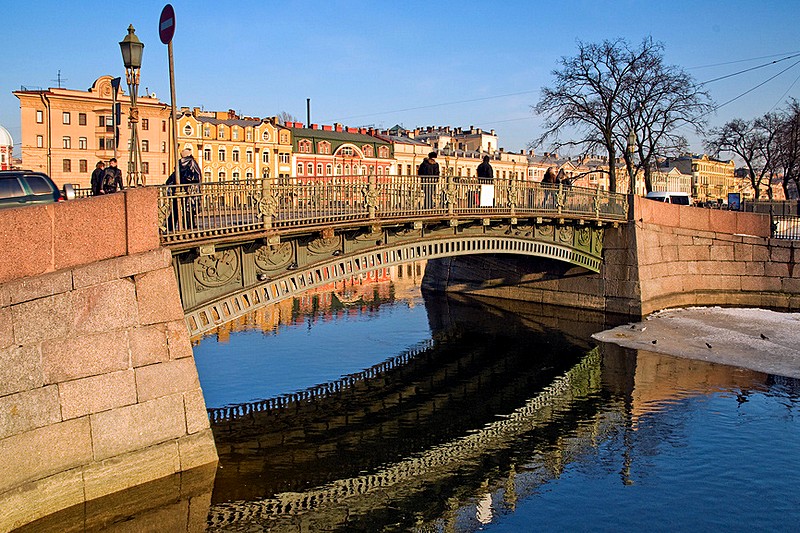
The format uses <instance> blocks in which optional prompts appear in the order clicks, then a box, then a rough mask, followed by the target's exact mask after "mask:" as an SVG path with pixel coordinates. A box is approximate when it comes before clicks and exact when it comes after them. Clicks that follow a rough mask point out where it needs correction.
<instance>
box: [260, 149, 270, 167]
mask: <svg viewBox="0 0 800 533" xmlns="http://www.w3.org/2000/svg"><path fill="white" fill-rule="evenodd" d="M261 162H262V163H264V164H265V165H268V164H269V152H267V151H266V150H264V151H263V152H262V153H261Z"/></svg>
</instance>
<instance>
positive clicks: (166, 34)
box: [158, 4, 175, 44]
mask: <svg viewBox="0 0 800 533" xmlns="http://www.w3.org/2000/svg"><path fill="white" fill-rule="evenodd" d="M173 35H175V10H174V9H172V4H167V5H165V6H164V9H162V10H161V18H159V19H158V36H159V37H160V38H161V42H162V43H164V44H169V43H170V41H172V36H173Z"/></svg>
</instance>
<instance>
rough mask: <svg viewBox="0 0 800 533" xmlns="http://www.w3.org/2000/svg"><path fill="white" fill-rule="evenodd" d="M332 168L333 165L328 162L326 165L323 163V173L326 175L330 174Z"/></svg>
mask: <svg viewBox="0 0 800 533" xmlns="http://www.w3.org/2000/svg"><path fill="white" fill-rule="evenodd" d="M332 168H333V167H332V166H331V164H330V163H328V164H327V165H325V175H326V176H330V175H331V170H332Z"/></svg>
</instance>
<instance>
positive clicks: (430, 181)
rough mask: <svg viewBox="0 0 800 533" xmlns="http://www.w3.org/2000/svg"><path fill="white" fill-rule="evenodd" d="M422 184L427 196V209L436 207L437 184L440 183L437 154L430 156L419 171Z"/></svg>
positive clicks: (432, 153)
mask: <svg viewBox="0 0 800 533" xmlns="http://www.w3.org/2000/svg"><path fill="white" fill-rule="evenodd" d="M417 173H418V174H419V177H420V181H421V182H422V192H423V193H424V195H425V208H426V209H431V208H433V207H434V196H435V194H436V184H437V183H438V182H439V163H437V162H436V152H431V153H429V154H428V157H426V158H425V159H424V160H423V161H422V163H421V164H420V165H419V169H418V170H417Z"/></svg>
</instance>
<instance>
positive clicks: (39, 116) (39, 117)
mask: <svg viewBox="0 0 800 533" xmlns="http://www.w3.org/2000/svg"><path fill="white" fill-rule="evenodd" d="M36 122H37V123H38V124H41V123H42V122H44V113H43V112H42V111H41V110H39V109H37V110H36Z"/></svg>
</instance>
